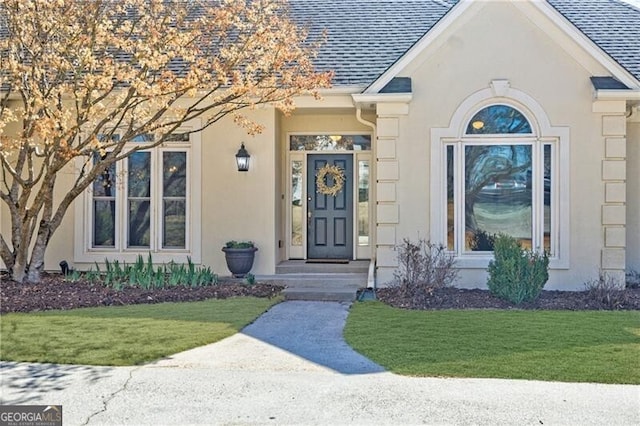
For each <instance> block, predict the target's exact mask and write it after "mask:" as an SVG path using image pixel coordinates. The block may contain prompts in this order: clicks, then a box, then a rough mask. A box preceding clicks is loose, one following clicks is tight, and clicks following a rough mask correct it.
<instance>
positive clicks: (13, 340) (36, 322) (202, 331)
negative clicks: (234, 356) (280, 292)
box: [0, 297, 280, 365]
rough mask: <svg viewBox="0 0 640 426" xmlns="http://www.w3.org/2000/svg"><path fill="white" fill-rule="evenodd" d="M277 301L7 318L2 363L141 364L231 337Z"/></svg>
mask: <svg viewBox="0 0 640 426" xmlns="http://www.w3.org/2000/svg"><path fill="white" fill-rule="evenodd" d="M279 301H280V299H271V300H270V299H266V298H253V297H241V298H231V299H224V300H206V301H202V302H190V303H161V304H156V305H132V306H118V307H101V308H88V309H74V310H70V311H48V312H39V313H26V314H23V313H19V314H18V313H16V314H6V315H2V316H1V317H0V337H1V340H0V359H2V360H5V361H27V362H52V363H64V364H87V365H137V364H142V363H145V362H149V361H153V360H156V359H158V358H161V357H164V356H167V355H170V354H173V353H176V352H180V351H184V350H187V349H191V348H194V347H197V346H202V345H205V344H208V343H213V342H216V341H218V340H221V339H224V338H225V337H228V336H231V335H232V334H234V333H236V332H237V331H239V330H240V329H242V328H243V327H244V326H246V325H247V324H249V323H251V322H252V321H253V320H254V319H255V318H257V317H258V316H259V315H260V314H262V313H263V312H265V311H266V310H267V309H269V307H270V306H272V305H273V304H275V303H277V302H279Z"/></svg>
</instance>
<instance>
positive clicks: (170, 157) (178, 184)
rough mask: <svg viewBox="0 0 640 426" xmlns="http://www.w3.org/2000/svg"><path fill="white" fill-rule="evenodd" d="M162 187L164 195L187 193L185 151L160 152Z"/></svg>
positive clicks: (171, 195) (180, 195) (174, 195)
mask: <svg viewBox="0 0 640 426" xmlns="http://www.w3.org/2000/svg"><path fill="white" fill-rule="evenodd" d="M162 187H163V195H164V196H165V197H185V196H186V195H187V153H186V152H163V153H162Z"/></svg>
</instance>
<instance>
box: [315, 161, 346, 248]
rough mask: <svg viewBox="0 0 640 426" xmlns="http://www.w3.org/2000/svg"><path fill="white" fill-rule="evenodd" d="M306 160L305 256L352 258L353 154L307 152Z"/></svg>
mask: <svg viewBox="0 0 640 426" xmlns="http://www.w3.org/2000/svg"><path fill="white" fill-rule="evenodd" d="M307 160H308V163H307V258H309V259H352V258H353V156H352V155H351V154H309V155H308V156H307ZM340 176H342V178H340Z"/></svg>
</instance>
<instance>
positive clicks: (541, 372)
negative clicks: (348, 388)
mask: <svg viewBox="0 0 640 426" xmlns="http://www.w3.org/2000/svg"><path fill="white" fill-rule="evenodd" d="M344 333H345V338H346V340H347V342H348V343H349V344H350V345H351V346H353V347H354V348H355V349H356V350H357V351H359V352H361V353H362V354H364V355H365V356H367V357H369V358H371V359H372V360H374V361H376V362H377V363H379V364H380V365H382V366H384V367H385V368H387V369H388V370H390V371H393V372H395V373H398V374H405V375H412V376H447V377H494V378H510V379H531V380H548V381H566V382H599V383H632V384H640V312H637V311H616V312H611V311H580V312H570V311H524V310H522V311H518V310H516V311H497V310H449V311H408V310H401V309H396V308H391V307H389V306H387V305H384V304H382V303H379V302H367V303H357V304H354V305H353V306H352V308H351V312H350V314H349V318H348V320H347V326H346V328H345V332H344Z"/></svg>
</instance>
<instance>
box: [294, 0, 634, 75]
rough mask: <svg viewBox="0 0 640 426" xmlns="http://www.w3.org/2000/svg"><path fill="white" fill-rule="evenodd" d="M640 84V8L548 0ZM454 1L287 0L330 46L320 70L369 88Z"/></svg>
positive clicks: (610, 0) (592, 0)
mask: <svg viewBox="0 0 640 426" xmlns="http://www.w3.org/2000/svg"><path fill="white" fill-rule="evenodd" d="M548 1H549V3H550V4H551V5H552V6H553V7H554V8H555V9H556V10H557V11H558V12H559V13H561V14H562V15H563V16H564V17H566V18H567V19H568V20H569V21H570V22H572V23H573V25H575V26H576V27H577V28H578V29H579V30H580V31H582V32H583V33H584V34H585V35H586V36H587V37H588V38H590V39H591V40H592V41H593V42H595V43H596V44H597V45H598V46H600V48H601V49H603V50H604V51H605V52H606V53H607V54H608V55H609V56H611V57H612V58H613V59H614V60H615V61H617V62H618V63H619V64H620V65H622V66H623V67H624V68H625V69H626V70H627V71H628V72H629V73H631V74H632V75H633V76H634V77H635V78H636V79H637V80H638V81H640V9H637V8H635V7H633V6H630V5H628V4H626V3H623V2H621V1H619V0H580V1H576V0H548ZM456 3H457V1H454V0H448V1H447V0H322V1H319V0H290V5H291V13H292V17H293V18H294V19H295V20H296V21H297V22H299V23H300V24H302V25H305V26H307V27H308V28H309V30H310V32H311V35H312V36H317V35H319V34H320V32H321V31H322V30H323V29H326V30H327V32H328V43H327V44H325V45H324V46H323V48H322V49H321V51H320V52H319V55H318V58H317V60H316V64H317V66H318V67H319V68H320V69H333V70H334V71H335V79H334V86H348V85H369V84H371V83H373V82H374V81H375V80H376V79H377V78H378V77H380V75H381V74H382V73H384V72H385V71H386V70H387V69H388V68H389V67H390V66H391V65H393V64H394V63H395V62H396V61H397V60H398V59H399V58H400V57H402V55H403V54H404V53H405V52H406V51H407V50H408V49H409V48H411V46H413V45H414V44H415V43H416V42H417V41H418V40H419V39H420V38H421V37H422V36H423V35H425V34H426V33H427V32H428V31H429V30H430V29H431V28H433V26H434V25H435V24H436V23H437V22H438V21H439V20H440V19H442V18H443V17H444V16H445V15H446V14H447V12H449V11H450V10H451V9H452V8H453V7H454V6H455V4H456Z"/></svg>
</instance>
